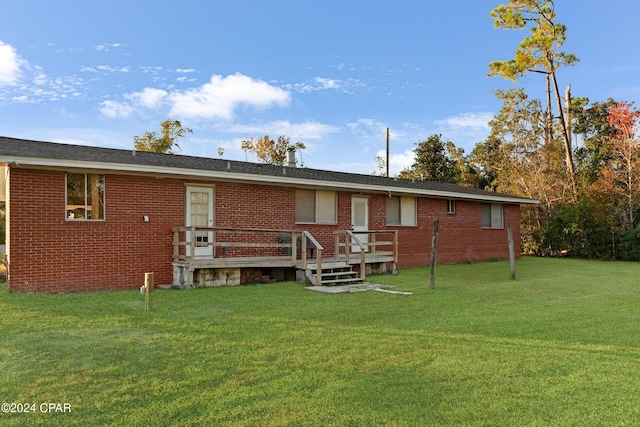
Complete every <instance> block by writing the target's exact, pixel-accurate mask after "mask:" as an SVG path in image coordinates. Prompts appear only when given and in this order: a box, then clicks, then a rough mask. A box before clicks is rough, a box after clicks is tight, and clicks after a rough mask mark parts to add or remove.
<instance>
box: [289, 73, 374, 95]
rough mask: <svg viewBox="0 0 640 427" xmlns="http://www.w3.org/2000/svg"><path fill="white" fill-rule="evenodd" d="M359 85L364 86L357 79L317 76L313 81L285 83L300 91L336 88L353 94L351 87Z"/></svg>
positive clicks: (291, 88)
mask: <svg viewBox="0 0 640 427" xmlns="http://www.w3.org/2000/svg"><path fill="white" fill-rule="evenodd" d="M357 86H362V83H360V82H359V81H358V80H356V79H347V80H337V79H328V78H324V77H315V78H314V79H313V81H311V82H307V83H293V84H288V85H285V86H284V87H286V88H287V89H290V90H292V91H294V92H298V93H309V92H318V91H321V90H335V91H338V92H342V93H347V94H351V93H353V91H352V90H351V89H352V88H354V87H357Z"/></svg>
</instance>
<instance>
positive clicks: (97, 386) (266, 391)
mask: <svg viewBox="0 0 640 427" xmlns="http://www.w3.org/2000/svg"><path fill="white" fill-rule="evenodd" d="M516 269H517V279H516V280H509V267H508V263H506V262H495V263H479V264H465V265H455V266H454V265H449V266H438V268H437V283H436V287H435V289H429V287H428V283H429V271H428V269H406V270H401V271H400V273H399V274H398V275H397V276H390V275H385V276H377V277H375V278H371V279H372V280H373V281H375V282H378V283H388V284H393V285H395V286H396V288H395V289H397V290H400V291H411V292H413V293H414V294H413V295H412V296H398V295H392V294H386V293H381V292H373V291H368V292H360V293H352V294H337V295H326V294H320V293H315V292H310V291H307V290H305V289H304V288H303V287H302V286H301V285H298V284H295V283H276V284H268V285H252V286H242V287H234V288H218V289H199V290H193V291H158V292H156V293H155V294H154V300H153V310H152V311H151V312H149V313H147V312H145V310H144V300H143V298H142V297H141V295H140V294H139V293H138V292H137V291H125V292H99V293H85V294H61V295H20V294H10V293H9V292H8V291H7V290H6V287H3V288H2V290H0V343H1V345H0V403H2V402H8V403H16V404H18V403H20V404H23V403H28V404H35V409H36V412H35V413H0V425H3V426H17V425H29V426H32V425H43V426H55V425H60V426H71V425H78V426H97V425H126V426H165V425H166V426H168V425H182V426H218V425H233V426H284V425H291V426H375V425H382V426H386V425H389V426H438V425H446V426H464V425H467V426H476V425H488V426H489V425H490V426H501V425H504V426H527V425H531V426H582V425H584V426H612V425H615V426H623V425H629V426H631V425H638V423H639V422H640V284H639V282H640V265H638V264H635V263H608V262H596V261H580V260H567V259H539V258H523V259H521V260H519V261H518V262H517V263H516ZM42 403H60V404H61V405H64V404H68V406H69V407H70V408H71V412H58V413H56V412H46V413H43V412H41V411H40V405H41V404H42ZM45 409H47V411H48V407H47V406H45Z"/></svg>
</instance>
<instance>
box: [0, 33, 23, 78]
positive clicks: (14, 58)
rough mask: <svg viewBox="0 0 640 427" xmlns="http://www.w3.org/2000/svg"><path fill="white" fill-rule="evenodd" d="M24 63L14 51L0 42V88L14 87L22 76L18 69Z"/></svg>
mask: <svg viewBox="0 0 640 427" xmlns="http://www.w3.org/2000/svg"><path fill="white" fill-rule="evenodd" d="M23 64H24V61H23V60H22V59H20V56H18V54H17V53H16V51H15V49H14V48H13V47H12V46H11V45H8V44H6V43H4V42H2V41H0V86H14V85H16V84H18V80H19V79H20V76H21V74H22V72H21V70H20V67H21V66H22V65H23Z"/></svg>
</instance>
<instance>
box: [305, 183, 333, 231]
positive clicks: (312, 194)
mask: <svg viewBox="0 0 640 427" xmlns="http://www.w3.org/2000/svg"><path fill="white" fill-rule="evenodd" d="M336 200H337V197H336V192H335V191H320V190H317V191H316V190H296V222H301V223H311V224H336V223H337V222H338V221H337V216H336V212H337V209H336Z"/></svg>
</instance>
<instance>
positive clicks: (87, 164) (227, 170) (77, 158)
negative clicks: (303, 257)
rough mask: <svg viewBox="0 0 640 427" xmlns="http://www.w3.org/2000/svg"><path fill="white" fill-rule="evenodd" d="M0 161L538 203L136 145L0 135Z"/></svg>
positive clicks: (446, 185)
mask: <svg viewBox="0 0 640 427" xmlns="http://www.w3.org/2000/svg"><path fill="white" fill-rule="evenodd" d="M0 164H10V165H12V166H18V167H19V166H32V167H47V168H62V169H65V170H71V169H85V170H103V171H119V172H123V173H145V174H156V175H168V176H181V177H186V178H189V179H216V180H225V181H240V182H247V181H249V182H256V183H264V184H267V183H268V184H276V185H290V186H297V187H314V188H327V189H329V188H331V189H346V190H351V191H363V192H364V191H367V192H385V193H391V194H397V195H403V194H404V195H424V196H432V197H442V198H457V199H473V200H483V201H494V202H503V203H524V204H533V203H538V202H537V201H536V200H532V199H527V198H522V197H517V196H512V195H508V194H502V193H495V192H488V191H483V190H480V189H476V188H471V187H462V186H459V185H455V184H449V183H442V182H430V181H420V180H410V179H400V178H387V177H382V176H374V175H363V174H355V173H346V172H334V171H328V170H320V169H310V168H298V167H286V166H275V165H267V164H261V163H251V162H241V161H235V160H225V159H213V158H207V157H194V156H183V155H177V154H158V153H149V152H143V151H135V150H122V149H113V148H102V147H90V146H82V145H70V144H60V143H54V142H42V141H32V140H25V139H17V138H8V137H0Z"/></svg>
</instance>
